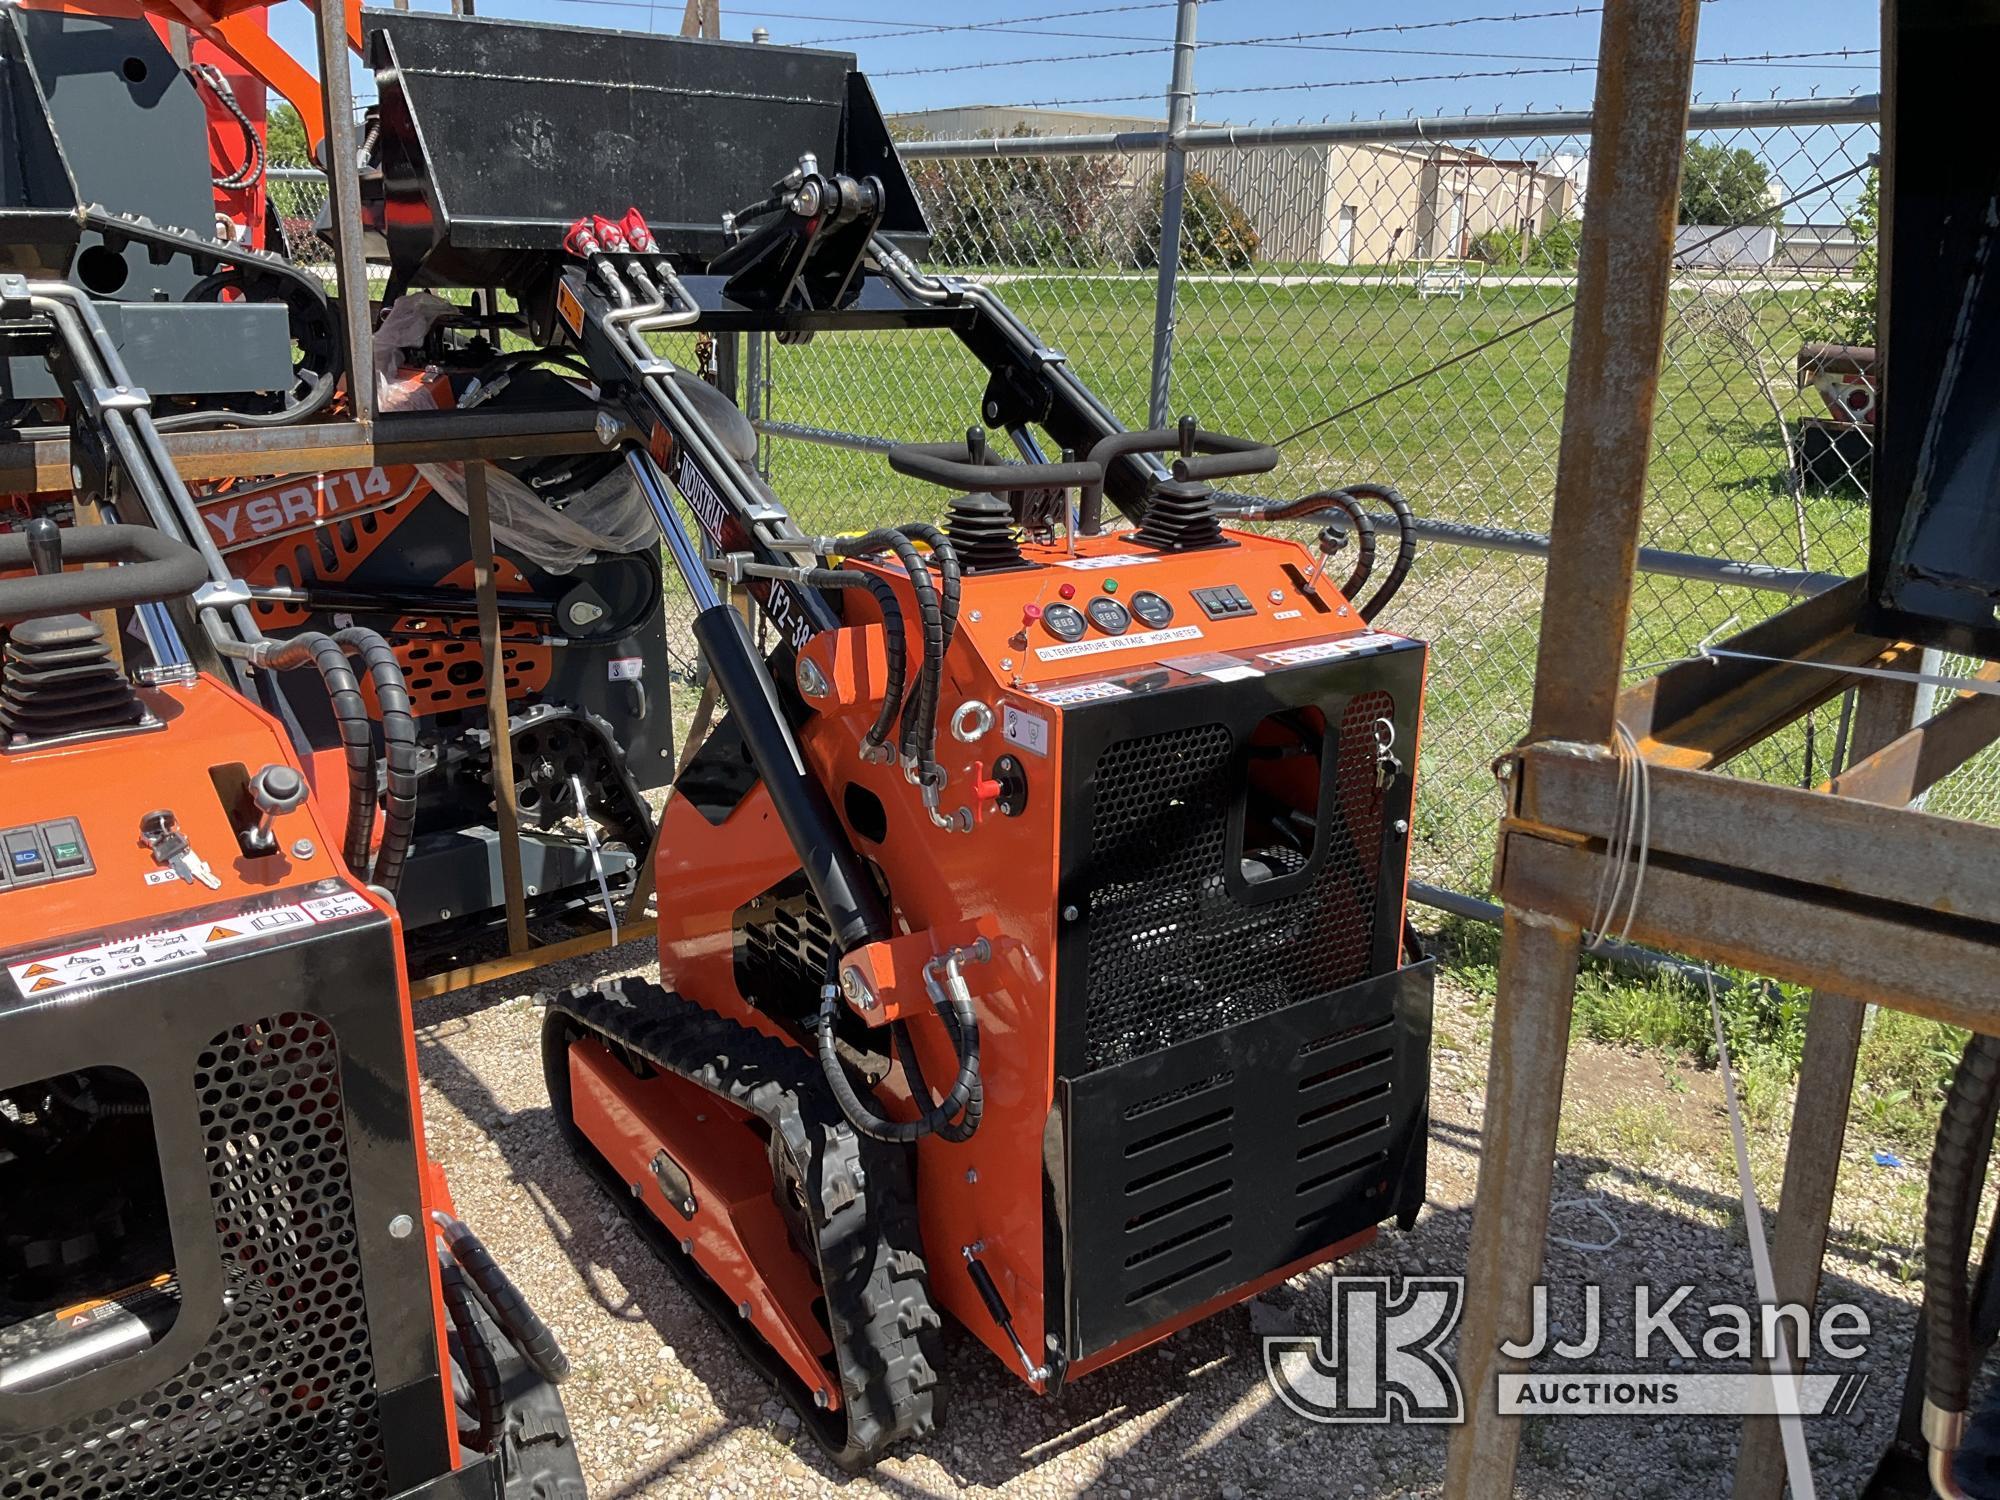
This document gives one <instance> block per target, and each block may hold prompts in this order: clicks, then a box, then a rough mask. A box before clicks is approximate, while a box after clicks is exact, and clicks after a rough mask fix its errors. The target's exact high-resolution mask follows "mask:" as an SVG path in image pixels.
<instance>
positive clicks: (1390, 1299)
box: [1264, 1276, 1465, 1422]
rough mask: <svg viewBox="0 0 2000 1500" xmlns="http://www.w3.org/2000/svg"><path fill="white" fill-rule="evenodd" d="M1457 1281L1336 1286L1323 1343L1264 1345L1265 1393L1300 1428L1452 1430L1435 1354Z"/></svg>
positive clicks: (1460, 1297) (1461, 1414) (1442, 1367)
mask: <svg viewBox="0 0 2000 1500" xmlns="http://www.w3.org/2000/svg"><path fill="white" fill-rule="evenodd" d="M1464 1307H1465V1280H1464V1278H1463V1277H1457V1276H1412V1277H1409V1278H1407V1279H1405V1280H1404V1282H1403V1285H1402V1290H1401V1292H1400V1293H1398V1294H1396V1295H1394V1296H1392V1295H1391V1294H1390V1286H1389V1278H1388V1277H1386V1276H1336V1277H1335V1278H1334V1279H1333V1322H1332V1330H1331V1334H1330V1336H1329V1337H1328V1338H1327V1340H1326V1342H1325V1343H1324V1344H1322V1343H1321V1342H1320V1341H1319V1340H1318V1339H1314V1338H1301V1337H1298V1336H1295V1335H1278V1336H1275V1337H1270V1338H1266V1339H1265V1340H1264V1369H1265V1372H1266V1373H1267V1374H1268V1375H1269V1376H1270V1380H1271V1388H1272V1389H1273V1390H1274V1391H1276V1392H1277V1393H1278V1399H1279V1400H1281V1401H1283V1402H1284V1403H1285V1405H1287V1406H1289V1407H1290V1408H1291V1409H1292V1410H1293V1411H1295V1412H1297V1413H1298V1414H1299V1415H1300V1416H1302V1417H1304V1418H1305V1419H1306V1420H1307V1421H1310V1422H1390V1421H1396V1422H1462V1421H1464V1420H1465V1398H1464V1395H1463V1393H1462V1392H1461V1391H1460V1390H1459V1386H1458V1374H1457V1372H1456V1371H1454V1370H1453V1369H1452V1367H1451V1366H1450V1365H1449V1364H1448V1363H1447V1362H1446V1361H1445V1358H1444V1356H1443V1355H1442V1354H1440V1353H1438V1346H1439V1345H1441V1344H1443V1343H1444V1341H1445V1340H1446V1339H1447V1338H1449V1337H1450V1336H1451V1331H1452V1330H1453V1329H1454V1328H1456V1327H1457V1326H1458V1319H1459V1314H1460V1313H1461V1312H1462V1311H1463V1310H1464Z"/></svg>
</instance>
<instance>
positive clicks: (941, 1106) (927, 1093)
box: [889, 1020, 986, 1143]
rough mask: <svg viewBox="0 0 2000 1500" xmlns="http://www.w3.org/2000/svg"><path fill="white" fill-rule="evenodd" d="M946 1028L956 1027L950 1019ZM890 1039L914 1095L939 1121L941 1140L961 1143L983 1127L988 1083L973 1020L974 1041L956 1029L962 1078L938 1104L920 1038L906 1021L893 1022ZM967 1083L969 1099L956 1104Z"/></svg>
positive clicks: (954, 1035) (966, 1096)
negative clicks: (926, 1072) (932, 1100)
mask: <svg viewBox="0 0 2000 1500" xmlns="http://www.w3.org/2000/svg"><path fill="white" fill-rule="evenodd" d="M946 1029H947V1030H951V1029H952V1022H951V1021H949V1020H947V1022H946ZM889 1039H890V1041H891V1042H892V1043H893V1044H894V1046H895V1048H896V1056H897V1058H898V1059H899V1060H900V1061H901V1062H902V1065H903V1076H904V1077H905V1078H907V1079H908V1080H909V1082H910V1094H911V1097H913V1098H914V1099H916V1100H917V1102H918V1105H919V1107H921V1108H923V1109H924V1110H925V1111H926V1115H927V1116H928V1117H931V1118H934V1119H935V1120H936V1122H937V1124H936V1130H937V1135H938V1138H939V1139H940V1140H946V1141H951V1142H954V1143H956V1142H959V1141H965V1140H970V1139H971V1138H972V1135H973V1132H974V1131H976V1130H978V1129H979V1122H980V1120H981V1118H983V1117H984V1115H985V1113H986V1083H985V1080H984V1079H982V1078H981V1077H980V1075H979V1028H978V1023H977V1022H974V1023H973V1028H972V1031H971V1033H970V1040H969V1041H967V1040H962V1034H960V1033H958V1032H956V1031H954V1033H953V1036H952V1047H953V1049H954V1050H956V1051H957V1052H958V1056H959V1065H958V1080H957V1082H955V1083H954V1084H953V1086H952V1093H951V1094H950V1095H948V1096H946V1097H945V1098H944V1099H942V1100H940V1101H939V1102H938V1103H937V1104H936V1105H935V1106H934V1107H933V1106H932V1105H931V1104H930V1097H931V1088H930V1083H929V1082H928V1081H927V1080H926V1079H925V1077H924V1067H923V1062H922V1060H921V1059H919V1058H918V1056H917V1046H916V1040H915V1038H913V1037H912V1036H911V1035H910V1028H909V1026H908V1024H907V1023H905V1022H903V1021H896V1022H894V1023H892V1024H891V1025H890V1028H889ZM961 1084H962V1085H964V1092H965V1098H964V1100H963V1101H962V1102H961V1103H959V1104H958V1105H957V1107H956V1108H954V1107H953V1103H952V1101H953V1099H954V1098H955V1097H956V1096H957V1094H958V1091H959V1086H960V1085H961Z"/></svg>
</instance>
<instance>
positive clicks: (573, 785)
mask: <svg viewBox="0 0 2000 1500" xmlns="http://www.w3.org/2000/svg"><path fill="white" fill-rule="evenodd" d="M569 785H570V791H571V792H572V793H574V794H575V796H576V820H577V821H578V822H579V823H581V824H583V841H584V842H585V843H586V844H588V845H589V846H590V873H591V874H592V875H593V876H594V877H596V880H597V891H598V894H599V895H601V896H602V897H604V915H605V918H606V919H607V920H608V921H609V922H610V923H611V946H612V947H614V948H616V947H617V946H618V904H617V903H616V902H615V901H613V900H612V899H611V881H610V879H609V878H608V877H607V876H606V875H605V873H604V848H603V846H602V845H601V844H599V843H598V842H597V821H596V819H594V818H592V817H591V815H590V802H589V799H588V798H587V797H586V796H585V794H584V790H583V778H582V777H581V776H578V775H576V774H575V773H574V772H572V773H571V774H570V778H569Z"/></svg>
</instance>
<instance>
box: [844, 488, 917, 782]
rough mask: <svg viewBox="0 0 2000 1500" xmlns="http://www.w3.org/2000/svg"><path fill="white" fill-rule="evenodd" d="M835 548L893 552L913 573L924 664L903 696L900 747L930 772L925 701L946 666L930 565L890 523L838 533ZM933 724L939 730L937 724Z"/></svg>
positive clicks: (861, 553)
mask: <svg viewBox="0 0 2000 1500" xmlns="http://www.w3.org/2000/svg"><path fill="white" fill-rule="evenodd" d="M832 551H833V552H834V553H835V554H837V555H838V556H841V557H865V556H867V555H868V554H869V553H871V552H893V553H895V554H896V558H897V560H898V561H899V562H901V563H902V564H903V568H904V571H906V572H907V573H908V574H909V576H910V588H911V591H912V592H913V593H914V594H915V595H916V599H917V615H918V618H919V620H920V621H921V622H922V626H923V632H922V633H923V643H924V665H923V670H922V672H921V673H919V674H918V678H917V685H916V686H915V687H914V688H912V689H911V690H910V692H909V694H908V696H907V697H905V699H904V700H903V728H902V736H901V740H900V743H899V749H900V750H901V752H902V756H903V760H904V763H905V764H906V765H911V766H916V767H919V768H920V769H921V770H923V771H925V772H926V773H927V772H928V771H929V769H930V765H931V757H930V755H929V753H928V750H927V749H926V748H925V747H926V746H927V745H928V744H930V743H934V741H926V740H924V738H923V705H924V702H925V700H926V698H927V697H928V698H932V699H934V698H935V693H936V684H937V680H938V677H939V675H940V674H941V672H942V671H943V668H944V615H943V610H942V606H941V605H940V604H939V601H938V593H937V586H936V584H934V583H933V582H932V581H931V574H930V569H929V568H928V567H926V566H925V565H924V559H923V554H922V553H921V552H919V551H918V550H917V547H916V544H915V543H914V542H912V541H911V540H910V539H909V538H908V537H906V536H904V535H903V534H902V532H900V531H895V530H891V529H890V528H888V527H882V528H880V529H878V530H875V531H871V532H869V533H868V534H867V535H866V536H843V537H835V538H833V546H832ZM931 727H932V729H933V730H935V728H936V725H935V724H933V725H932V726H931Z"/></svg>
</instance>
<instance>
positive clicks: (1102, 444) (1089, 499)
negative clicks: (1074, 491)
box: [1078, 427, 1278, 535]
mask: <svg viewBox="0 0 2000 1500" xmlns="http://www.w3.org/2000/svg"><path fill="white" fill-rule="evenodd" d="M1186 436H1187V439H1188V445H1189V446H1191V447H1193V449H1194V453H1193V454H1192V455H1186V454H1182V453H1181V447H1182V437H1183V434H1182V430H1181V428H1179V427H1153V428H1148V429H1147V430H1146V431H1144V432H1114V433H1112V434H1111V435H1110V436H1109V437H1105V438H1100V439H1098V441H1097V444H1096V446H1094V447H1093V448H1092V449H1091V450H1090V462H1092V463H1094V464H1096V465H1098V466H1099V468H1100V469H1103V470H1109V468H1110V467H1111V465H1112V463H1113V462H1115V461H1116V460H1118V459H1121V458H1131V457H1134V456H1136V455H1138V454H1141V453H1172V454H1175V455H1177V456H1176V457H1175V459H1174V461H1173V476H1174V478H1175V479H1177V480H1182V481H1186V482H1200V481H1203V480H1209V479H1222V478H1225V477H1227V476H1229V475H1232V474H1265V473H1268V472H1270V471H1271V470H1272V469H1275V468H1277V466H1278V450H1277V449H1276V448H1273V447H1270V446H1268V445H1267V444H1264V443H1259V442H1255V441H1253V440H1252V439H1250V438H1240V437H1231V436H1230V435H1229V434H1228V433H1226V432H1203V431H1201V430H1200V429H1199V428H1191V429H1190V430H1189V432H1188V433H1187V434H1186ZM1103 510H1104V485H1103V481H1102V480H1101V479H1100V480H1099V481H1098V482H1097V483H1096V484H1095V485H1093V486H1092V487H1091V488H1089V489H1087V490H1085V491H1084V494H1083V496H1082V498H1081V500H1080V501H1079V504H1078V513H1079V516H1080V518H1081V520H1080V525H1081V528H1082V530H1083V531H1084V533H1085V534H1086V535H1091V534H1095V532H1096V531H1097V529H1098V526H1099V523H1100V522H1101V520H1102V517H1103Z"/></svg>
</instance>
